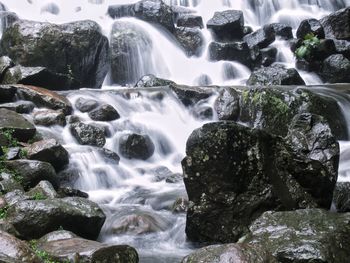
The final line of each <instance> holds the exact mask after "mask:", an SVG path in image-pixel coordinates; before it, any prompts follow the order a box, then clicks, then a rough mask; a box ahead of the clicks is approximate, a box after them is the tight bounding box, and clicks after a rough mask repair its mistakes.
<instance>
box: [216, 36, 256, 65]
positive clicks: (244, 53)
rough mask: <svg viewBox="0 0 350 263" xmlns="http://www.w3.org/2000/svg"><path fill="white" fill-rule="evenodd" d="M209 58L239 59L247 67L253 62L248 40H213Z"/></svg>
mask: <svg viewBox="0 0 350 263" xmlns="http://www.w3.org/2000/svg"><path fill="white" fill-rule="evenodd" d="M209 58H210V59H211V60H214V61H215V60H231V61H237V62H239V63H242V64H243V65H246V66H247V67H251V64H252V59H251V56H250V49H249V47H248V45H247V43H246V42H230V43H221V42H212V43H210V45H209Z"/></svg>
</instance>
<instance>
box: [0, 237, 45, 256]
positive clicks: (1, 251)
mask: <svg viewBox="0 0 350 263" xmlns="http://www.w3.org/2000/svg"><path fill="white" fill-rule="evenodd" d="M0 262H3V263H10V262H15V263H17V262H33V263H40V262H42V261H41V259H40V258H38V256H37V255H36V254H35V253H34V252H33V251H32V250H31V249H30V247H29V246H28V245H27V244H26V243H25V242H24V241H21V240H19V239H17V238H15V237H14V236H11V235H10V234H8V233H6V232H3V231H0Z"/></svg>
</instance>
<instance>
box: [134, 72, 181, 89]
mask: <svg viewBox="0 0 350 263" xmlns="http://www.w3.org/2000/svg"><path fill="white" fill-rule="evenodd" d="M170 84H174V85H176V83H175V82H174V81H171V80H167V79H161V78H157V77H156V76H154V75H152V74H150V75H145V76H143V77H142V78H141V79H140V80H139V81H138V82H137V83H136V84H135V87H137V88H148V87H162V86H168V85H170Z"/></svg>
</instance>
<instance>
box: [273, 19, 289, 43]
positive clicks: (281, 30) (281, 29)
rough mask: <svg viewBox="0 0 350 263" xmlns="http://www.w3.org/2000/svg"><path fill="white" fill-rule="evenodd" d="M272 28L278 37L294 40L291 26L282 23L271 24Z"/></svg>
mask: <svg viewBox="0 0 350 263" xmlns="http://www.w3.org/2000/svg"><path fill="white" fill-rule="evenodd" d="M270 26H271V27H272V28H273V30H274V31H275V34H276V36H278V37H280V38H282V39H284V40H289V39H292V38H293V32H292V27H291V26H288V25H286V24H282V23H273V24H270Z"/></svg>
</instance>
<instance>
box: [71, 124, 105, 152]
mask: <svg viewBox="0 0 350 263" xmlns="http://www.w3.org/2000/svg"><path fill="white" fill-rule="evenodd" d="M70 131H71V133H72V135H73V136H74V137H75V139H77V141H78V143H79V144H82V145H91V146H98V147H103V146H104V145H105V143H106V138H105V134H104V130H103V129H101V128H98V127H96V126H93V125H89V124H85V123H82V122H76V123H73V124H71V126H70Z"/></svg>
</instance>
